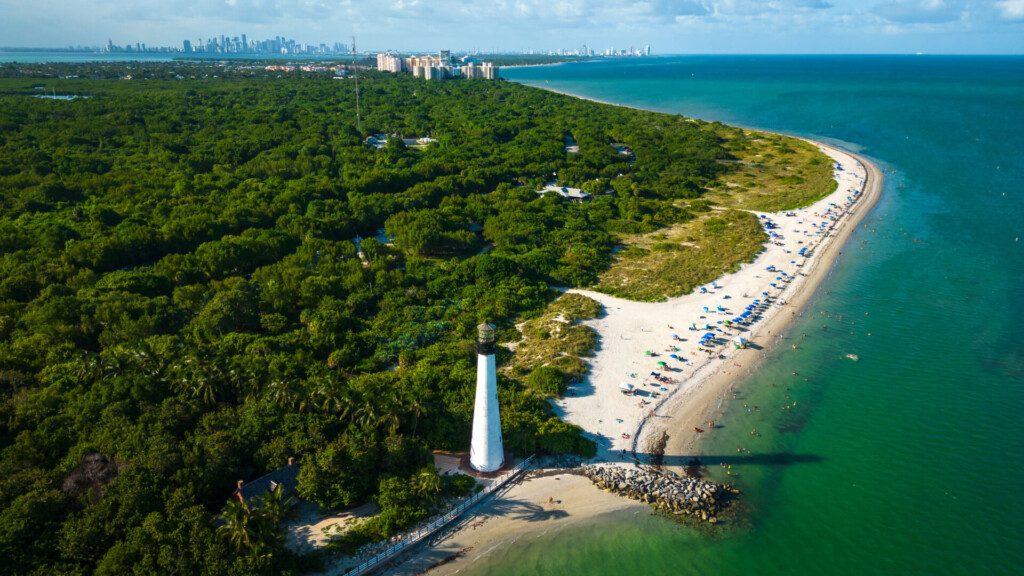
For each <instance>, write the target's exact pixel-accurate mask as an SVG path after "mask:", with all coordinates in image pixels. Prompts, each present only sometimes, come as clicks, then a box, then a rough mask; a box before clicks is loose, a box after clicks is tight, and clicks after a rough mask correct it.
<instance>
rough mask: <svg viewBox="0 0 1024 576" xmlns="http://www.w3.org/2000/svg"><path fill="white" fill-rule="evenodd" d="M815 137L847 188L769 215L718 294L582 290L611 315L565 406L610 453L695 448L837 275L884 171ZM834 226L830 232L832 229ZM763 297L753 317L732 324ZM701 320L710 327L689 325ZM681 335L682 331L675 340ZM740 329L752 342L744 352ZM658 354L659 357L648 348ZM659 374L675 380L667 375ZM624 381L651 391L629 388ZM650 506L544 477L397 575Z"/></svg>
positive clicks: (516, 489) (677, 452)
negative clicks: (635, 295)
mask: <svg viewBox="0 0 1024 576" xmlns="http://www.w3.org/2000/svg"><path fill="white" fill-rule="evenodd" d="M814 144H815V145H817V146H819V147H820V148H821V149H822V150H823V151H824V152H825V153H826V154H828V155H829V156H830V157H831V158H832V159H833V160H835V161H836V162H837V163H838V164H839V165H841V166H842V170H836V172H835V175H836V179H837V181H838V187H837V188H836V191H835V192H834V193H832V194H831V195H829V196H828V197H826V198H823V199H822V200H820V201H818V202H816V203H814V204H813V205H812V206H809V207H806V208H803V209H800V210H794V211H791V212H787V213H771V214H759V216H762V215H763V216H765V217H766V218H762V219H761V220H762V222H765V221H766V220H770V221H771V222H773V223H774V227H773V228H771V229H770V232H774V233H775V235H776V237H774V238H773V239H772V242H771V243H769V244H767V245H766V249H765V251H764V252H762V253H761V254H760V255H759V256H758V257H757V258H756V260H755V261H754V262H752V263H749V264H745V265H743V266H742V267H741V268H740V270H738V271H737V272H735V273H733V274H728V275H726V276H723V277H722V278H719V279H717V280H716V281H715V282H714V283H712V284H708V285H706V286H705V287H704V288H705V290H706V292H702V291H701V290H697V291H695V292H694V293H692V294H687V295H684V296H681V297H678V298H673V299H670V300H667V301H665V302H659V303H642V302H632V301H629V300H623V299H620V298H614V297H611V296H607V295H605V294H600V293H595V292H590V291H585V290H580V291H578V292H580V293H582V294H585V295H587V296H589V297H591V298H594V299H595V300H597V301H599V302H601V304H603V305H604V307H605V315H604V316H603V317H601V318H599V319H596V320H592V321H590V322H589V323H588V324H589V325H591V326H593V327H594V328H595V330H597V332H598V335H599V348H598V350H597V353H596V355H595V357H594V358H593V359H591V361H590V368H591V371H590V374H589V377H588V379H587V380H586V381H585V382H584V383H583V384H580V385H578V386H576V387H575V388H574V389H573V390H572V395H571V396H570V395H567V396H566V397H565V398H563V399H562V400H559V401H557V403H556V410H557V411H558V413H559V415H560V416H561V417H563V418H564V419H566V420H567V421H569V422H573V423H575V424H578V425H580V426H582V427H583V428H584V429H585V430H586V432H587V433H588V434H589V435H590V436H591V437H592V438H594V439H595V440H597V441H598V445H599V453H598V457H597V459H598V460H606V461H621V460H624V459H625V460H627V461H629V460H630V459H631V454H630V453H631V452H632V451H633V450H634V449H636V450H637V452H638V456H640V457H641V458H642V456H643V453H644V452H645V446H646V445H645V439H646V438H647V437H648V436H649V435H651V434H652V433H656V432H658V431H660V430H672V431H673V433H672V435H671V436H670V439H669V442H668V446H667V449H666V456H669V457H671V456H677V457H685V456H687V455H692V454H694V453H695V448H696V445H697V443H698V442H699V438H700V437H701V436H702V433H698V432H697V431H696V430H695V429H694V428H695V427H700V428H704V429H705V430H707V431H708V432H710V430H708V429H707V428H706V427H707V423H708V420H712V419H715V418H717V417H719V415H720V414H721V412H722V410H723V408H724V405H725V403H726V402H727V401H728V397H729V394H728V392H729V390H730V388H731V387H732V386H734V385H735V384H736V383H737V382H738V381H739V379H741V378H742V377H743V376H745V375H746V374H748V373H749V372H750V371H752V370H753V369H754V367H755V366H756V365H757V363H758V362H759V361H760V360H761V359H762V358H763V357H764V356H765V354H766V353H767V351H768V350H770V349H771V347H772V346H773V345H775V344H776V343H777V342H778V341H779V340H780V339H781V338H782V337H783V334H784V332H785V330H786V328H787V326H788V325H789V323H790V322H791V321H792V319H793V318H794V317H796V316H797V315H798V314H799V313H800V310H801V309H802V308H803V306H805V305H806V303H807V301H808V300H809V299H810V298H811V296H812V295H813V294H814V291H815V289H816V288H817V286H818V285H819V284H820V283H821V281H822V280H823V279H824V278H825V277H826V276H827V275H828V273H829V271H830V270H831V269H832V263H833V262H834V261H835V258H836V257H837V256H838V255H839V254H840V253H841V248H842V245H843V244H844V243H845V241H846V240H847V238H848V237H849V236H850V234H851V233H852V232H853V230H854V229H855V228H856V226H857V225H858V224H859V222H860V221H861V219H862V218H863V217H864V215H865V214H867V212H868V211H869V210H870V208H871V207H872V206H873V205H874V203H875V202H876V201H877V200H878V197H879V196H880V194H881V189H882V173H881V171H880V170H879V169H878V168H877V167H876V166H875V165H873V164H871V163H870V162H868V161H867V160H866V159H864V158H862V157H859V156H855V155H853V154H850V153H847V152H844V151H842V150H838V149H836V148H833V147H830V146H827V145H824V144H821V143H818V142H814ZM823 224H824V227H822V225H823ZM826 230H827V231H828V234H824V233H823V232H824V231H826ZM805 247H806V248H807V250H806V251H805V253H807V254H808V255H807V256H801V255H800V254H799V252H800V249H801V248H805ZM769 267H773V268H774V271H770V270H769V269H768V268H769ZM782 272H785V274H782ZM773 284H774V286H773ZM764 293H767V296H765V295H764ZM726 296H728V298H726ZM755 300H757V301H760V302H759V303H755ZM752 304H753V305H754V308H752V309H750V312H751V314H749V315H748V316H747V320H745V321H744V323H742V324H740V326H739V327H731V326H729V325H726V323H725V322H726V321H727V320H728V321H729V322H730V323H732V320H733V319H736V318H737V317H740V316H741V314H742V313H743V312H744V311H747V310H748V309H747V306H750V305H752ZM705 306H706V307H707V308H708V311H707V312H705V311H704V307H705ZM719 306H721V308H723V309H724V311H722V310H719ZM719 322H722V323H721V324H719ZM693 324H696V325H697V327H698V330H688V327H692V325H693ZM733 324H737V323H733ZM707 325H710V326H712V328H711V329H707V328H706V326H707ZM708 332H712V333H713V334H714V336H715V338H714V341H713V342H709V343H707V345H702V344H701V343H700V340H701V338H702V337H703V336H704V335H705V334H706V333H708ZM673 334H675V335H676V336H678V338H679V339H673ZM736 336H741V337H743V338H745V339H746V340H748V341H750V342H751V343H752V346H751V347H748V348H745V349H737V348H736V347H735V345H734V342H733V339H734V338H735V337H736ZM673 347H674V348H678V350H674V349H672V348H673ZM701 349H704V350H711V352H710V354H709V353H708V352H703V351H701ZM647 351H651V352H653V353H656V354H658V356H648V355H647V354H646V352H647ZM673 354H674V355H675V356H676V357H678V359H677V358H672V356H671V355H673ZM658 362H665V363H666V366H664V367H663V366H659V365H658ZM652 372H657V373H660V374H661V375H662V376H664V377H668V378H670V379H671V380H672V382H669V383H661V382H657V381H656V380H655V379H654V376H652V374H651V373H652ZM631 374H635V376H630V375H631ZM623 383H630V384H632V385H633V386H634V387H635V388H636V389H638V390H641V391H643V392H644V395H630V396H627V395H624V394H622V392H621V389H620V385H621V384H623ZM652 384H655V385H652ZM663 388H664V390H662V389H663ZM651 392H658V393H659V396H658V397H657V398H655V397H653V396H652V395H651ZM642 400H643V401H646V402H648V403H647V404H643V403H642V402H641V401H642ZM652 415H653V416H656V417H654V418H651V416H652ZM624 434H625V435H628V436H629V437H628V438H626V437H624V436H623V435H624ZM622 451H625V454H623V452H622ZM647 511H649V508H648V507H647V506H646V505H643V504H640V503H638V502H635V501H632V500H627V499H625V498H621V497H619V496H615V495H612V494H609V493H605V492H602V491H600V490H598V489H597V488H596V487H594V486H593V485H592V484H591V483H590V481H589V480H587V479H586V478H583V477H582V476H577V475H572V474H567V473H563V474H557V475H551V474H538V475H533V476H531V477H528V478H527V479H526V480H524V481H522V482H520V483H519V484H517V485H516V486H513V487H511V488H510V489H509V490H508V491H507V492H506V493H504V494H501V495H499V496H496V497H494V498H491V499H490V500H488V501H487V502H485V503H483V504H482V505H481V506H480V507H479V508H478V509H477V510H476V512H475V515H473V516H472V518H471V519H470V520H467V521H466V522H464V523H463V524H462V525H460V527H459V529H458V530H455V531H453V532H452V533H450V534H448V535H447V536H446V537H445V538H444V539H443V540H442V541H440V542H438V543H436V544H434V545H432V546H424V547H422V548H420V549H419V550H417V551H416V552H415V553H414V554H413V555H412V556H411V557H410V558H408V559H407V560H406V561H404V562H402V564H401V565H400V566H398V567H396V568H394V569H393V570H392V571H390V572H389V573H391V574H421V573H424V572H426V571H429V574H431V575H442V574H455V573H459V572H462V571H464V570H466V569H469V568H472V565H473V564H474V563H475V562H477V561H479V560H480V559H482V558H485V557H492V556H493V555H496V554H502V553H503V552H504V551H505V550H507V549H508V548H509V547H510V546H512V545H513V544H514V543H515V542H517V541H521V540H523V541H525V540H530V539H537V538H544V537H545V535H546V534H550V533H551V532H552V531H555V530H565V529H568V528H570V527H571V526H573V525H574V524H577V523H580V522H586V521H591V520H594V519H595V518H597V517H598V516H601V515H605V514H611V513H623V512H625V513H630V512H633V513H646V512H647ZM524 539H525V540H524Z"/></svg>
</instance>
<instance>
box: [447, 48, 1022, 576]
mask: <svg viewBox="0 0 1024 576" xmlns="http://www.w3.org/2000/svg"><path fill="white" fill-rule="evenodd" d="M503 75H504V76H505V77H507V78H509V79H512V80H516V81H521V82H525V83H529V84H534V85H538V86H544V87H549V88H553V89H559V90H565V91H570V92H573V93H577V94H581V95H585V96H589V97H594V98H600V99H605V100H610V101H614V102H618V103H622V104H629V105H634V106H642V107H646V108H651V109H656V110H664V111H670V112H678V113H683V114H686V115H689V116H696V117H700V118H705V119H709V120H722V121H725V122H732V123H738V124H743V125H748V126H754V127H759V128H766V129H772V130H778V131H783V132H788V133H793V134H799V135H806V136H813V137H816V138H821V139H824V140H830V141H834V142H836V143H839V144H843V145H845V146H847V147H848V148H851V149H854V150H857V151H860V152H862V153H864V154H866V155H868V156H870V157H872V158H874V159H876V160H878V162H879V163H880V164H881V165H882V166H883V167H885V168H886V170H887V171H888V172H889V173H887V181H886V186H885V191H884V195H883V197H882V199H881V201H880V202H879V204H878V206H877V207H876V208H875V210H874V211H873V212H872V214H871V215H870V216H869V217H868V219H867V220H866V221H865V222H866V227H862V228H861V229H860V230H859V231H858V232H857V233H855V235H854V236H853V238H852V239H851V240H850V242H849V244H848V245H847V247H846V249H845V251H844V254H843V255H842V256H841V257H840V258H839V260H838V262H837V264H836V267H835V269H834V270H833V273H832V274H831V276H830V278H829V279H828V280H826V282H825V283H824V284H823V285H822V287H821V289H820V290H819V292H818V294H817V296H816V297H815V300H814V302H813V303H812V305H811V306H810V307H809V308H808V310H807V312H806V313H805V314H804V316H803V317H802V318H801V319H800V320H798V321H797V323H796V324H795V325H794V327H793V328H792V329H791V332H790V333H791V336H792V337H793V338H794V339H798V340H799V342H800V347H799V349H797V350H795V351H794V350H792V349H790V347H788V346H783V347H780V348H779V350H778V351H777V352H776V353H775V357H774V358H773V359H772V361H771V362H769V363H767V365H765V366H764V367H762V369H761V370H759V372H758V373H757V374H756V375H755V376H754V377H752V378H751V379H749V380H748V381H747V382H745V383H744V384H743V385H742V386H741V398H740V399H739V400H737V401H736V402H733V403H732V404H731V408H730V411H729V414H728V416H727V417H726V418H725V420H724V425H725V427H724V428H723V429H721V430H719V431H717V432H716V433H715V435H714V436H713V437H712V439H711V440H710V441H709V443H708V445H707V446H705V447H704V454H705V455H704V456H703V458H704V461H705V462H706V463H709V464H711V470H712V472H713V473H715V474H718V475H719V476H721V468H720V467H719V466H718V465H717V463H718V462H720V461H722V460H724V459H726V458H728V459H729V462H731V463H732V464H733V471H734V473H735V476H734V477H733V480H734V481H735V482H736V483H737V484H739V485H740V486H741V487H742V488H743V489H744V491H745V494H744V498H743V506H744V508H745V513H744V515H743V520H742V521H741V522H734V523H733V524H732V525H730V526H728V527H725V528H722V529H719V530H716V531H714V532H713V533H711V534H708V533H705V532H698V531H696V530H693V529H688V528H681V527H677V526H675V525H672V524H669V523H667V522H665V521H663V520H661V519H659V518H654V517H650V516H648V515H639V516H635V515H629V516H622V517H611V518H608V519H606V520H605V521H602V522H595V523H593V524H591V525H588V526H585V527H583V528H578V529H572V530H566V531H553V532H551V533H549V534H547V535H546V536H545V537H544V538H541V539H530V540H528V541H527V540H525V539H524V540H520V541H519V542H518V543H517V544H515V545H513V546H511V547H509V548H506V549H499V550H495V551H493V552H491V553H489V554H488V555H487V556H485V557H484V558H483V559H482V560H480V561H477V562H475V563H474V564H472V565H471V566H469V567H468V568H467V569H466V570H464V572H463V573H469V574H512V575H514V574H557V575H566V574H594V575H604V574H608V575H623V574H641V573H643V574H679V575H686V574H701V575H705V574H825V575H827V574H1022V573H1024V545H1022V544H1021V542H1022V541H1024V538H1022V536H1024V504H1022V492H1024V481H1022V477H1021V474H1022V473H1024V424H1022V417H1024V240H1017V239H1018V238H1020V237H1024V191H1022V186H1024V135H1022V133H1021V131H1022V130H1024V58H957V57H677V58H656V59H647V60H633V61H620V62H600V63H586V64H575V65H563V66H555V67H547V68H526V69H518V70H507V71H503ZM847 353H854V354H857V355H858V356H859V358H860V359H859V361H856V362H854V361H852V360H849V359H847V358H845V355H846V354H847ZM794 372H796V373H797V375H794ZM793 402H796V406H795V407H793V408H792V409H791V410H783V406H784V405H785V404H792V403H793ZM744 405H746V407H744ZM755 406H756V407H757V409H755V408H754V407H755ZM752 429H757V430H758V431H759V432H760V434H761V435H760V436H759V437H751V436H750V432H751V430H752ZM739 446H743V447H745V448H748V449H750V450H751V452H752V456H751V457H749V458H743V457H741V456H738V455H737V453H736V448H737V447H739Z"/></svg>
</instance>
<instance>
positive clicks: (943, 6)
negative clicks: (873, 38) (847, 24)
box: [874, 0, 968, 24]
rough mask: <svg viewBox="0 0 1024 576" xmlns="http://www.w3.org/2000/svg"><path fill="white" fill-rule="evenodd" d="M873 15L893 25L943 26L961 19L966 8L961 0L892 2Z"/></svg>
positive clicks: (894, 0) (896, 0)
mask: <svg viewBox="0 0 1024 576" xmlns="http://www.w3.org/2000/svg"><path fill="white" fill-rule="evenodd" d="M874 13H875V14H876V15H878V16H880V17H881V18H883V19H885V20H887V21H889V22H892V23H895V24H943V23H947V22H956V21H958V20H961V19H963V18H964V17H965V16H966V15H967V13H968V8H967V6H966V4H965V2H964V1H963V0H892V1H889V2H884V3H882V4H879V5H877V6H876V7H875V9H874Z"/></svg>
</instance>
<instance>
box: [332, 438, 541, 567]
mask: <svg viewBox="0 0 1024 576" xmlns="http://www.w3.org/2000/svg"><path fill="white" fill-rule="evenodd" d="M532 461H533V456H530V457H529V458H527V459H526V460H523V461H522V462H520V463H519V464H517V465H516V466H515V467H513V468H512V469H511V470H509V471H508V472H505V473H504V474H502V475H501V476H499V477H497V478H495V479H494V481H493V482H491V483H490V484H489V485H488V486H487V487H486V488H484V489H483V490H481V491H479V492H477V493H476V494H474V495H472V496H470V497H469V498H467V499H466V500H464V501H462V503H460V504H459V505H458V506H456V507H455V508H452V509H451V510H449V511H448V512H446V513H445V514H443V515H441V516H440V517H438V518H435V519H434V520H432V521H431V522H430V523H429V524H427V525H426V526H421V527H419V528H417V529H416V530H413V531H412V532H409V533H407V534H406V535H405V536H402V538H401V539H400V540H398V541H397V542H395V543H394V544H392V545H390V546H388V547H387V548H386V549H384V550H383V551H381V552H379V553H378V554H377V555H376V556H374V557H373V558H370V559H369V560H367V561H366V562H363V563H362V564H360V565H358V566H356V567H355V568H353V569H351V570H349V571H348V572H344V573H343V574H344V575H345V576H362V575H363V574H368V573H369V572H372V571H373V570H376V569H377V568H380V567H381V566H382V565H383V564H385V563H387V562H388V561H390V560H392V559H393V558H394V557H396V556H398V555H399V554H401V553H402V552H405V551H406V550H408V549H409V548H411V547H412V546H414V545H416V544H418V543H420V542H422V541H423V540H425V539H427V538H429V537H430V536H432V535H434V534H435V533H436V532H437V531H438V530H441V529H442V528H444V527H445V526H447V525H448V524H450V523H451V522H452V521H454V520H455V519H457V518H459V517H460V516H462V515H463V514H464V513H465V512H466V511H467V510H469V509H470V508H472V507H473V506H476V505H477V504H479V503H480V502H481V501H482V500H484V499H486V498H487V497H488V496H490V495H491V494H493V493H495V492H497V491H498V490H500V489H501V488H502V487H504V486H505V485H506V484H508V483H509V482H511V481H512V480H515V479H516V477H518V476H519V475H520V474H522V473H523V472H524V471H525V470H527V469H528V468H529V466H530V464H531V462H532Z"/></svg>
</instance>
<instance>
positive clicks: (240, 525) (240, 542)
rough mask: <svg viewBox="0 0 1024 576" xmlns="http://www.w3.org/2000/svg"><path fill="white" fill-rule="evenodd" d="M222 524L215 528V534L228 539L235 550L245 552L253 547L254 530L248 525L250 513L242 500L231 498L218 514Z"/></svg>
mask: <svg viewBox="0 0 1024 576" xmlns="http://www.w3.org/2000/svg"><path fill="white" fill-rule="evenodd" d="M220 517H221V519H222V520H224V524H223V525H221V526H220V527H218V528H217V534H219V535H220V536H221V537H222V538H225V539H227V540H228V542H230V543H231V545H232V546H234V548H235V551H237V552H245V551H248V550H251V549H252V548H253V542H254V540H253V535H254V530H253V528H252V526H250V525H249V520H251V514H250V511H249V507H248V506H246V505H245V503H244V502H241V501H239V500H235V499H231V500H228V503H227V505H226V506H224V512H222V513H221V515H220Z"/></svg>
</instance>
